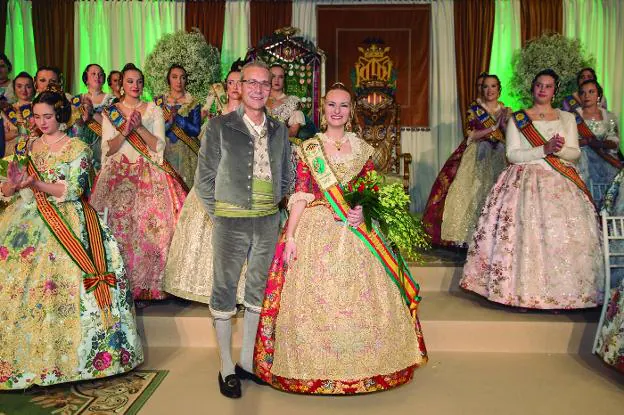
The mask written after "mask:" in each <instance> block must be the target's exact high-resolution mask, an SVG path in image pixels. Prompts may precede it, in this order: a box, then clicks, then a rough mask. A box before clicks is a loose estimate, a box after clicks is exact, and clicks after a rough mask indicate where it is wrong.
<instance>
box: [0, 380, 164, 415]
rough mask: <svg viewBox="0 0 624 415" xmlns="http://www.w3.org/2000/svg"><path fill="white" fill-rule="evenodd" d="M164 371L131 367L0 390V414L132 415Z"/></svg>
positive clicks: (147, 397)
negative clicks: (103, 375) (53, 383)
mask: <svg viewBox="0 0 624 415" xmlns="http://www.w3.org/2000/svg"><path fill="white" fill-rule="evenodd" d="M167 373H168V371H166V370H135V371H133V372H130V373H127V374H124V375H119V376H114V377H111V378H105V379H98V380H93V381H85V382H77V383H68V384H61V385H57V386H50V387H46V388H42V387H33V388H30V389H27V390H26V391H11V392H0V415H22V414H23V415H78V414H84V415H86V414H90V415H96V414H97V415H109V414H110V415H122V414H123V415H135V414H136V413H138V412H139V409H141V407H142V406H143V405H144V404H145V402H146V401H147V400H148V399H149V398H150V396H151V395H152V393H154V391H155V390H156V388H158V386H159V385H160V383H161V382H162V381H163V379H164V378H165V376H167Z"/></svg>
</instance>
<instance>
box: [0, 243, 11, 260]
mask: <svg viewBox="0 0 624 415" xmlns="http://www.w3.org/2000/svg"><path fill="white" fill-rule="evenodd" d="M8 256H9V249H8V248H7V247H6V246H0V261H4V260H5V259H7V257H8Z"/></svg>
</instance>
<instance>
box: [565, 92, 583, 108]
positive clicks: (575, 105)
mask: <svg viewBox="0 0 624 415" xmlns="http://www.w3.org/2000/svg"><path fill="white" fill-rule="evenodd" d="M566 104H567V106H568V107H569V109H568V111H570V112H572V111H576V110H577V109H578V108H581V104H580V102H578V101H577V100H576V99H575V98H574V95H568V96H567V97H565V98H564V99H563V107H564V108H565V106H566Z"/></svg>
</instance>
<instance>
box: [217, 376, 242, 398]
mask: <svg viewBox="0 0 624 415" xmlns="http://www.w3.org/2000/svg"><path fill="white" fill-rule="evenodd" d="M219 390H220V391H221V395H223V396H227V397H228V398H232V399H237V398H240V397H241V382H240V379H239V378H238V377H237V376H236V375H227V376H226V377H225V379H223V378H222V377H221V372H219Z"/></svg>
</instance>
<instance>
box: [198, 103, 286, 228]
mask: <svg viewBox="0 0 624 415" xmlns="http://www.w3.org/2000/svg"><path fill="white" fill-rule="evenodd" d="M243 115H244V108H243V105H241V106H240V107H239V108H238V109H237V110H236V111H232V112H230V113H229V114H226V115H223V116H220V117H215V118H213V119H212V120H210V121H209V122H208V128H206V132H205V134H204V135H203V137H201V148H200V150H199V157H198V160H197V170H196V172H195V184H194V187H195V192H196V193H197V195H198V196H199V198H200V200H201V201H202V202H203V204H204V207H205V208H206V210H207V211H208V214H209V215H210V216H213V215H214V211H215V202H216V201H217V200H218V201H220V202H227V203H230V204H233V205H236V206H240V207H242V208H244V209H251V181H252V179H253V163H254V142H253V137H252V135H251V133H250V132H249V129H248V128H247V125H246V124H245V121H244V120H243ZM266 128H267V139H268V147H269V148H268V153H269V160H270V164H271V176H272V180H273V202H274V203H275V205H277V204H278V203H279V202H280V201H281V200H282V199H283V198H284V196H286V195H287V193H288V191H289V185H290V183H291V180H290V179H291V177H292V175H293V174H294V171H292V165H291V154H292V150H291V148H290V142H289V141H288V129H287V128H286V126H285V125H284V124H283V123H281V122H279V121H277V120H275V119H274V118H271V117H270V116H269V115H268V114H267V115H266Z"/></svg>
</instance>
